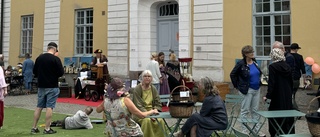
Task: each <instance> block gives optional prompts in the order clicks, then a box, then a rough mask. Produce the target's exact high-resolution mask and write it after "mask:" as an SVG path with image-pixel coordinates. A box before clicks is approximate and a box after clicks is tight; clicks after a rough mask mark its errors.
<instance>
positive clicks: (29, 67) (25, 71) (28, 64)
mask: <svg viewBox="0 0 320 137" xmlns="http://www.w3.org/2000/svg"><path fill="white" fill-rule="evenodd" d="M25 58H26V60H25V61H24V62H23V67H22V75H23V80H24V88H25V89H26V91H25V93H26V94H30V91H31V86H32V79H33V67H34V62H33V61H32V60H31V59H30V54H29V53H26V54H25Z"/></svg>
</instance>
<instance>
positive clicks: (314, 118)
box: [305, 96, 320, 137]
mask: <svg viewBox="0 0 320 137" xmlns="http://www.w3.org/2000/svg"><path fill="white" fill-rule="evenodd" d="M318 98H320V96H317V97H315V98H313V99H312V100H311V101H310V103H309V106H308V111H307V114H306V116H305V117H306V119H307V123H308V128H309V131H310V133H311V134H312V136H315V137H319V136H320V113H318V112H316V111H310V105H311V103H312V102H313V101H314V100H316V99H318Z"/></svg>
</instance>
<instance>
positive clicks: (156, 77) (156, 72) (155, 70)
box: [146, 53, 162, 93]
mask: <svg viewBox="0 0 320 137" xmlns="http://www.w3.org/2000/svg"><path fill="white" fill-rule="evenodd" d="M150 59H151V61H150V62H149V63H148V65H147V68H146V69H147V70H150V71H151V74H152V78H153V79H152V82H151V83H152V85H153V86H154V87H155V88H156V89H157V92H158V93H159V91H160V79H162V76H161V73H160V69H159V63H158V62H157V61H156V59H157V53H152V54H151V58H150Z"/></svg>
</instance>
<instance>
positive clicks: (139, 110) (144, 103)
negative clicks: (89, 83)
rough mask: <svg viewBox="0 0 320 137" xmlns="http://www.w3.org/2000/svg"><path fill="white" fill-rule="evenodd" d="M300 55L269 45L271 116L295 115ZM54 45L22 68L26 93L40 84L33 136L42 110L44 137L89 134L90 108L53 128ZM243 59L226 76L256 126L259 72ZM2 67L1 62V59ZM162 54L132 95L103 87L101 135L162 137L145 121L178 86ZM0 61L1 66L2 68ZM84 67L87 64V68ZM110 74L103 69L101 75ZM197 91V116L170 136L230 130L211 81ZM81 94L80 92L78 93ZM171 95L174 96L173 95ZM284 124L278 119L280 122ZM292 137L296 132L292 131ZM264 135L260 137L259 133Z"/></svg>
mask: <svg viewBox="0 0 320 137" xmlns="http://www.w3.org/2000/svg"><path fill="white" fill-rule="evenodd" d="M299 49H301V47H299V45H298V44H297V43H293V44H291V46H290V51H285V47H284V45H283V44H282V43H281V42H279V41H276V42H274V43H273V45H272V49H271V52H270V58H271V60H272V63H271V64H270V65H269V66H268V72H269V73H268V74H269V75H268V86H267V87H268V89H267V94H266V95H264V96H263V98H262V99H263V100H264V101H265V100H267V99H270V100H271V102H270V106H269V108H268V109H269V111H273V110H292V109H296V110H299V109H298V107H297V105H296V103H295V94H296V92H297V89H298V87H299V84H300V82H298V80H299V79H300V77H305V70H304V65H303V57H302V55H300V54H298V53H297V52H298V50H299ZM57 53H58V45H57V44H56V43H54V42H50V43H49V44H48V47H47V53H44V54H41V55H40V56H38V57H37V58H36V61H35V63H34V62H33V61H32V60H31V59H30V55H29V54H26V55H25V57H26V60H25V61H24V62H23V64H22V67H21V69H22V70H21V72H22V75H23V76H24V77H25V78H24V81H25V88H26V92H30V86H31V85H30V83H31V80H32V79H30V77H32V75H34V76H35V77H37V78H38V103H37V108H36V109H35V111H34V119H33V121H34V122H33V126H32V129H31V133H32V134H36V133H39V132H40V131H39V129H38V127H37V124H38V121H39V118H40V116H41V111H42V110H43V109H46V116H45V128H44V130H43V133H44V134H54V133H56V131H55V130H53V129H52V128H51V127H52V123H56V126H57V125H59V126H61V127H62V128H64V129H74V128H86V129H92V128H93V126H92V124H91V122H90V118H89V115H90V114H91V112H92V111H93V108H91V107H87V108H86V109H85V110H84V111H81V110H79V111H78V112H77V113H76V114H75V115H73V116H71V117H66V118H65V119H63V120H58V121H54V122H52V118H51V117H52V111H53V109H54V108H55V105H56V100H57V98H58V95H59V93H60V90H59V87H58V78H59V77H61V76H62V75H63V74H64V69H63V66H62V63H61V60H60V59H59V58H58V57H57V56H56V55H57ZM94 53H96V54H97V56H96V57H95V58H94V60H93V64H97V65H105V66H106V62H107V58H106V57H105V56H104V55H101V53H102V50H100V49H97V50H96V51H95V52H94ZM241 54H242V57H243V58H242V59H241V60H240V61H238V62H237V63H236V65H235V66H234V68H233V69H232V71H231V72H230V78H231V82H232V84H233V86H234V88H235V89H237V90H238V91H239V94H240V95H241V96H243V100H242V103H241V109H240V117H241V118H248V117H249V116H251V118H253V119H256V120H259V115H258V114H257V111H258V109H259V102H260V99H261V98H260V86H261V82H260V80H261V76H262V75H263V72H262V71H261V70H260V67H259V65H258V64H257V62H256V60H255V57H254V50H253V47H252V46H250V45H246V46H244V47H243V48H242V50H241ZM0 59H2V62H3V56H2V55H0ZM164 60H165V55H164V53H163V52H160V53H158V54H156V53H152V54H151V61H150V62H149V63H148V64H147V68H146V69H145V70H144V71H143V72H142V73H141V75H140V83H139V84H138V85H137V86H136V87H134V89H133V90H132V93H128V91H127V90H126V88H125V86H124V83H123V81H122V80H121V79H120V78H117V77H115V78H113V79H112V80H110V81H109V82H108V84H106V87H105V90H106V93H105V96H104V98H103V102H102V103H101V104H100V105H99V106H97V108H96V111H97V112H98V113H101V112H103V113H104V115H105V117H106V127H105V130H104V133H105V135H107V136H110V137H114V136H157V137H162V136H164V134H163V131H162V129H165V121H164V120H163V119H155V118H147V116H150V115H157V114H159V113H160V112H162V104H161V102H160V97H159V95H161V94H169V93H170V92H171V91H172V90H173V89H174V88H175V87H176V86H179V85H181V81H180V80H181V74H180V66H179V62H178V61H177V60H176V55H175V54H174V53H173V52H171V53H170V54H169V61H168V62H167V63H165V62H164ZM2 62H1V60H0V65H2V64H3V63H2ZM86 65H88V64H86ZM11 69H12V68H9V66H8V68H7V69H6V70H5V69H4V68H3V66H2V68H1V69H0V112H1V113H0V127H2V125H3V118H4V116H3V110H4V109H3V107H4V104H3V100H4V97H5V96H6V95H7V84H6V81H5V75H6V74H7V73H9V72H7V71H10V70H11ZM103 71H104V72H105V73H107V72H108V69H107V66H106V68H104V70H103ZM198 87H199V89H201V90H199V91H203V92H204V94H205V99H204V101H203V106H202V108H201V110H200V112H199V113H197V112H196V113H193V114H192V115H191V116H190V117H189V118H188V120H186V122H185V124H184V125H183V126H182V128H181V130H180V131H178V132H176V133H174V136H176V137H183V136H184V135H187V136H191V137H196V136H210V135H211V133H212V132H213V131H214V130H224V129H226V128H227V125H228V118H227V117H228V116H227V112H226V106H225V104H224V102H223V100H222V98H221V97H220V95H219V90H218V89H217V87H216V86H215V84H214V82H213V80H212V79H211V78H209V77H204V78H201V79H200V82H199V85H198ZM80 90H81V89H80ZM172 92H174V91H172ZM282 119H283V118H279V119H277V120H278V121H282ZM272 124H275V123H274V121H271V120H269V133H270V135H271V137H274V136H276V130H277V129H274V127H272V126H271V125H272ZM293 124H294V120H293V118H287V120H285V121H284V123H283V125H282V126H281V128H282V130H283V131H284V132H285V133H287V132H289V129H290V127H291V126H292V125H293ZM261 126H262V125H260V123H258V124H257V125H256V127H255V128H254V129H253V130H254V132H257V131H259V129H260V128H261ZM242 132H244V133H248V131H247V128H246V127H245V126H244V125H242ZM290 133H291V134H294V133H295V130H294V128H293V130H291V132H290ZM260 134H261V135H263V133H260Z"/></svg>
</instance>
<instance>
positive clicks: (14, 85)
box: [7, 71, 24, 95]
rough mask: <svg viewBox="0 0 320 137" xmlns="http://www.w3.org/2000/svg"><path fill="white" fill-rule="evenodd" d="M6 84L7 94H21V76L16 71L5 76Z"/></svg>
mask: <svg viewBox="0 0 320 137" xmlns="http://www.w3.org/2000/svg"><path fill="white" fill-rule="evenodd" d="M7 82H8V83H7V84H9V86H8V87H9V90H8V94H9V95H22V94H24V93H23V90H22V87H23V76H20V75H19V74H18V72H15V71H12V74H11V76H10V77H7Z"/></svg>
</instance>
